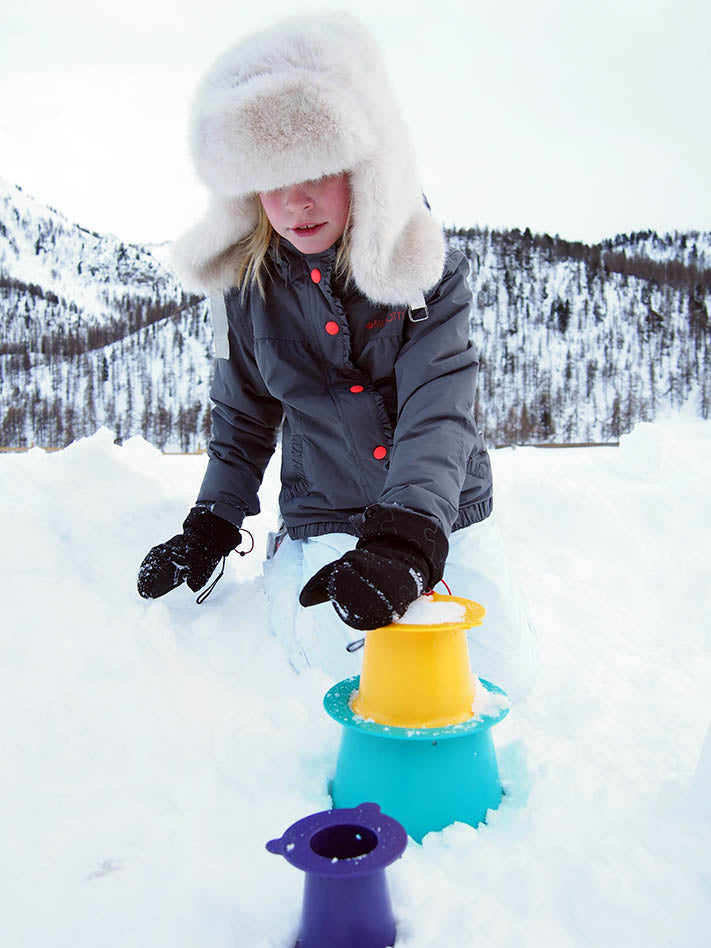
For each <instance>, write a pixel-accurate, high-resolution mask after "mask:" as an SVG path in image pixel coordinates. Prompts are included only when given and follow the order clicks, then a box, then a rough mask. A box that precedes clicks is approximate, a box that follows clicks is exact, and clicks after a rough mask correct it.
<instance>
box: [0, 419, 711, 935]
mask: <svg viewBox="0 0 711 948" xmlns="http://www.w3.org/2000/svg"><path fill="white" fill-rule="evenodd" d="M492 462H493V466H494V473H495V478H496V485H497V495H496V496H497V511H498V517H499V523H500V525H501V528H502V531H503V533H504V536H505V539H506V541H507V545H508V547H509V552H510V555H511V558H512V560H513V561H514V563H515V565H516V567H517V569H518V571H519V574H520V577H521V581H522V583H523V585H524V588H525V590H526V592H527V595H528V597H529V599H530V601H531V603H532V605H533V608H534V612H535V617H536V620H537V624H538V628H539V631H540V633H541V636H542V653H543V668H542V672H541V675H540V677H539V680H538V682H537V684H536V686H535V687H534V689H533V690H532V691H531V692H530V693H529V695H528V696H527V697H526V699H525V700H524V701H523V702H521V703H519V704H517V705H514V707H513V708H512V710H511V713H510V714H509V715H508V717H507V718H506V719H505V720H504V721H503V722H501V723H500V724H498V725H496V727H495V729H494V732H493V733H494V740H495V743H496V747H497V757H498V762H499V769H500V772H501V776H502V780H503V783H504V786H505V789H506V796H505V798H504V801H503V803H502V805H501V806H500V808H499V809H498V810H496V811H495V812H492V813H490V816H489V820H488V823H487V824H486V825H482V826H480V827H479V828H478V829H474V828H472V827H469V826H465V825H461V824H457V825H454V826H451V827H449V828H447V829H445V830H444V831H442V832H438V833H431V834H429V835H428V836H427V837H425V839H424V841H423V843H422V844H421V845H417V844H415V843H412V842H411V843H410V844H409V846H408V848H407V850H406V852H405V855H404V856H403V858H402V859H401V860H399V861H398V862H397V863H395V864H394V865H393V866H391V867H390V869H389V870H388V880H389V885H390V891H391V897H392V901H393V907H394V909H395V912H396V915H397V919H398V939H397V946H398V948H429V946H446V948H460V946H461V948H465V946H473V945H482V946H486V948H525V946H531V948H534V946H535V948H568V946H570V948H573V946H575V948H578V946H581V948H582V946H588V945H590V946H592V945H594V946H601V945H602V946H606V948H618V946H620V948H636V946H639V948H662V946H670V948H671V946H674V948H679V946H682V948H701V946H702V945H703V946H707V945H708V944H709V940H710V933H711V908H710V906H711V898H710V896H711V857H710V856H709V853H710V852H711V804H710V803H709V801H710V799H711V766H709V755H711V740H709V741H707V744H706V748H707V749H706V751H705V752H704V756H703V758H702V760H701V763H700V764H699V759H700V757H701V755H702V746H703V744H704V740H705V734H706V730H707V725H708V722H709V718H710V717H711V659H710V657H709V652H710V648H709V646H710V645H711V631H710V630H711V623H710V622H709V614H710V613H711V595H710V592H709V590H710V589H711V584H710V583H709V564H710V563H711V536H710V534H709V527H708V524H709V521H710V519H711V509H710V507H711V505H710V503H709V470H710V469H711V423H710V422H701V421H698V420H696V419H695V418H693V417H691V416H687V415H678V416H675V417H673V418H668V419H666V420H664V421H660V422H657V423H655V424H654V425H651V424H643V425H638V426H637V427H636V428H635V429H634V431H633V432H632V433H631V434H630V435H629V436H627V437H625V438H623V439H622V443H621V446H620V447H619V448H604V449H574V450H561V451H553V450H542V449H535V448H519V449H515V450H512V449H507V450H503V451H498V452H494V453H493V456H492ZM204 465H205V457H204V456H202V457H199V456H198V457H171V456H164V455H162V454H160V453H159V452H158V451H157V450H155V449H153V448H152V447H150V446H149V445H148V444H147V443H146V442H144V441H142V440H140V439H134V440H132V441H130V442H128V443H126V444H125V445H124V446H123V447H119V446H117V445H114V444H113V443H112V436H111V434H110V433H109V432H107V431H105V430H102V431H99V432H98V433H97V434H96V435H95V436H93V437H91V438H88V439H85V440H82V441H79V442H77V443H75V444H73V445H71V446H70V447H69V448H67V449H65V450H64V451H62V452H58V453H53V454H45V453H43V452H42V451H41V450H39V449H34V450H32V451H30V452H29V453H27V454H17V455H2V456H0V486H1V488H2V496H3V499H4V506H3V521H4V522H3V530H2V536H3V539H4V542H3V544H2V553H1V554H0V556H1V557H2V583H3V604H4V608H3V611H4V614H5V619H4V621H3V623H2V632H1V634H0V641H1V642H2V661H0V701H1V702H2V722H3V725H2V727H3V737H2V747H3V780H2V782H1V783H0V812H2V814H3V832H2V834H1V840H2V842H1V843H0V846H1V847H2V856H0V893H2V895H1V896H0V900H1V902H2V913H1V918H2V922H1V928H2V944H3V945H7V946H13V948H15V946H22V948H49V946H52V948H70V946H71V948H84V946H86V948H89V946H91V948H95V946H97V945H100V946H102V948H128V946H131V948H143V946H150V948H176V946H179V948H194V946H200V948H290V946H291V945H292V944H293V940H294V937H295V933H296V930H297V926H298V918H299V912H300V907H301V898H302V886H303V875H302V874H301V873H300V872H298V871H297V870H295V869H294V868H292V867H291V866H289V865H288V864H287V863H286V861H285V860H284V859H280V858H275V857H274V856H273V855H271V854H269V853H267V852H266V850H265V848H264V846H265V843H266V842H267V840H269V839H273V838H275V837H278V836H280V835H281V834H282V833H283V832H284V830H285V829H286V828H287V827H288V826H289V825H290V824H291V823H293V822H295V821H296V820H298V819H300V818H302V817H304V816H307V815H309V814H310V813H314V812H317V811H319V810H323V809H326V808H328V807H329V806H330V801H329V797H328V792H327V786H328V780H329V778H330V777H331V776H332V774H333V769H334V763H335V759H336V754H337V750H338V742H339V737H340V729H339V727H338V725H337V724H335V722H333V721H332V720H331V719H330V718H329V717H328V716H327V715H326V714H325V713H324V712H323V710H322V708H321V700H322V696H323V694H324V692H325V691H326V690H327V688H328V687H329V686H330V685H331V684H332V682H331V681H330V679H328V678H327V677H326V675H324V674H323V673H321V672H319V671H313V670H312V671H309V672H306V673H304V674H302V675H300V676H297V675H295V674H294V673H293V671H292V670H291V668H290V666H289V664H288V662H287V660H286V658H285V655H284V653H283V651H282V649H281V647H280V645H279V644H278V642H277V641H276V640H275V639H273V638H271V637H269V636H268V634H266V633H265V632H264V609H263V603H262V597H261V594H260V590H261V578H260V573H261V556H262V554H263V551H264V546H265V537H266V531H267V530H268V529H269V528H270V527H271V526H272V524H273V519H274V518H273V508H274V502H275V496H276V490H277V471H276V468H275V467H271V468H270V470H269V471H268V472H267V478H266V482H265V487H264V490H263V506H264V508H265V513H264V514H262V515H260V516H259V517H258V518H254V519H253V521H252V522H251V523H250V524H249V526H250V529H251V530H252V532H253V533H254V534H255V538H256V546H257V549H256V551H255V553H254V554H252V555H251V556H247V557H245V558H239V557H236V556H234V557H232V558H231V559H230V560H229V561H228V568H227V573H226V576H225V577H224V578H223V579H222V581H221V582H220V584H219V585H218V586H217V588H216V590H215V591H214V592H213V594H212V596H211V597H210V598H209V599H208V600H207V602H206V603H205V604H204V605H203V606H197V605H196V604H195V596H194V595H193V594H191V593H190V591H189V590H188V589H187V588H185V587H183V588H181V589H180V590H177V591H175V592H174V593H172V594H170V595H169V596H167V597H166V598H164V599H161V600H158V601H156V602H144V601H142V600H141V599H139V597H138V595H137V593H136V590H135V574H136V570H137V567H138V564H139V563H140V561H141V559H142V558H143V556H144V554H145V553H146V552H147V550H148V548H149V547H150V546H152V545H153V544H155V543H156V542H159V541H160V540H163V539H165V538H167V537H169V536H171V535H172V534H173V533H175V532H176V531H177V529H178V528H179V525H180V523H181V522H182V519H183V517H184V516H185V513H186V511H187V510H188V509H189V507H190V506H191V505H192V502H193V499H194V497H195V493H196V490H197V487H198V484H199V482H200V479H201V476H202V472H203V469H204ZM452 592H453V594H454V595H456V594H457V590H456V589H454V590H452ZM484 605H486V604H485V603H484ZM324 948H326V946H324Z"/></svg>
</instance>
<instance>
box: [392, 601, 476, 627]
mask: <svg viewBox="0 0 711 948" xmlns="http://www.w3.org/2000/svg"><path fill="white" fill-rule="evenodd" d="M463 618H464V606H462V605H460V604H459V603H457V602H436V601H435V600H434V599H432V598H431V597H430V596H420V597H419V598H418V599H415V601H414V602H413V603H412V604H411V605H410V606H409V608H408V609H407V610H406V611H405V612H404V613H403V615H402V616H401V618H399V619H396V620H395V621H396V623H397V622H400V623H404V624H405V625H441V624H442V623H445V622H461V621H462V619H463Z"/></svg>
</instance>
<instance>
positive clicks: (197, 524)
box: [183, 506, 242, 556]
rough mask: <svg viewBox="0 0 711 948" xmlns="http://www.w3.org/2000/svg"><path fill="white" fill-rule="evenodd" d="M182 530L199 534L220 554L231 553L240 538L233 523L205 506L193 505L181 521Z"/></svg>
mask: <svg viewBox="0 0 711 948" xmlns="http://www.w3.org/2000/svg"><path fill="white" fill-rule="evenodd" d="M183 530H185V531H186V532H187V531H192V532H193V533H197V534H199V536H200V537H201V538H202V539H203V540H204V541H205V543H206V544H208V545H209V546H210V547H212V549H213V550H215V551H216V552H217V553H218V554H219V555H220V556H227V554H228V553H231V552H232V550H234V548H235V547H236V546H239V543H240V541H241V539H242V534H241V533H240V531H239V529H238V528H237V527H236V526H235V525H234V524H233V523H230V522H229V521H227V520H223V519H222V517H219V516H216V515H215V514H214V513H212V512H211V511H210V510H209V509H208V508H207V507H200V506H198V507H193V509H192V510H191V511H190V513H189V514H188V515H187V517H186V518H185V520H184V521H183Z"/></svg>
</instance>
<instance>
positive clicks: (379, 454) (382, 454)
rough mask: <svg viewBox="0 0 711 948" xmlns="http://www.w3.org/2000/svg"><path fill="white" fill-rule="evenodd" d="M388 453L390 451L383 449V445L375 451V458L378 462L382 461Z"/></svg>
mask: <svg viewBox="0 0 711 948" xmlns="http://www.w3.org/2000/svg"><path fill="white" fill-rule="evenodd" d="M387 453H388V449H387V448H385V447H383V445H382V444H379V445H378V447H377V448H375V449H374V450H373V457H374V458H375V460H376V461H382V460H383V458H384V457H385V456H386V454H387Z"/></svg>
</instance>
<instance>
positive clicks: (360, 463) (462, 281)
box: [198, 240, 492, 538]
mask: <svg viewBox="0 0 711 948" xmlns="http://www.w3.org/2000/svg"><path fill="white" fill-rule="evenodd" d="M334 263H335V248H333V247H332V248H330V249H329V250H327V251H324V252H323V253H320V254H313V255H309V256H306V255H303V254H301V253H299V252H297V251H296V250H295V249H294V248H293V247H292V246H291V244H289V243H288V241H285V240H282V241H281V242H280V245H279V249H278V250H272V251H270V258H269V277H268V279H267V282H266V286H265V297H266V298H265V299H264V300H263V299H262V298H261V297H260V295H259V293H258V292H256V291H254V292H253V291H250V292H249V293H248V294H247V296H246V299H245V300H244V301H242V300H241V297H240V292H239V290H237V289H232V290H230V291H229V292H228V293H226V294H225V296H224V303H225V314H226V325H224V330H221V329H220V325H219V322H220V321H219V319H217V320H216V333H217V336H216V351H217V353H218V355H220V354H221V355H223V356H227V355H228V352H227V345H226V340H225V339H224V337H223V332H224V333H227V334H228V340H229V355H228V357H227V358H218V359H217V360H216V368H215V377H214V382H213V385H212V390H211V398H212V400H213V403H214V404H213V412H212V419H213V432H212V439H211V442H210V445H209V448H208V454H209V463H208V467H207V471H206V474H205V478H204V480H203V483H202V486H201V488H200V492H199V496H198V503H199V504H202V505H206V506H208V507H209V508H210V509H211V510H212V511H213V512H214V513H215V514H217V515H218V516H221V517H223V518H225V519H226V520H229V521H231V522H232V523H234V524H236V525H237V526H240V525H241V523H242V520H243V518H244V516H245V515H247V514H250V515H251V514H256V513H258V512H259V503H258V500H257V491H258V489H259V486H260V484H261V480H262V475H263V473H264V470H265V468H266V465H267V462H268V461H269V458H270V457H271V455H272V453H273V451H274V448H275V445H276V439H277V433H278V431H279V428H280V426H281V432H282V469H281V482H282V489H281V494H280V497H279V505H280V508H281V514H282V517H283V519H284V523H285V526H286V528H287V530H288V533H289V535H290V536H291V537H292V538H298V537H308V536H317V535H321V534H324V533H331V532H341V533H351V534H353V533H356V532H357V530H356V527H355V524H354V520H357V515H359V514H360V513H362V511H363V510H364V509H365V508H366V507H368V506H369V505H371V504H376V503H378V504H385V505H388V504H390V505H398V506H402V507H406V508H408V509H410V510H414V511H416V512H418V513H421V514H424V515H426V516H429V517H431V518H434V519H435V520H436V521H437V522H438V523H439V524H440V525H441V527H442V528H443V529H444V531H445V534H449V532H450V530H457V529H459V528H461V527H464V526H467V525H468V524H471V523H474V522H476V521H479V520H483V519H484V518H485V517H487V516H488V515H489V513H490V512H491V509H492V485H491V467H490V464H489V458H488V455H487V453H486V449H485V448H484V445H483V442H482V439H481V436H480V434H479V432H478V431H477V427H476V423H475V421H474V417H473V403H474V391H475V386H476V378H477V370H478V363H477V360H476V356H475V354H474V351H473V349H472V346H471V342H470V340H469V325H468V324H469V309H470V305H471V294H470V290H469V287H468V283H467V272H468V263H467V260H466V258H465V257H464V255H463V254H461V253H459V252H454V251H453V252H450V253H449V255H448V257H447V261H446V265H445V268H444V272H443V275H442V278H441V280H440V282H439V283H438V284H437V285H436V286H435V287H434V289H433V290H432V291H430V293H429V294H427V295H426V303H427V315H426V318H421V317H423V316H424V315H425V313H424V312H423V311H415V313H414V314H411V313H410V312H409V311H408V309H407V307H406V306H403V307H402V308H394V307H387V306H378V305H376V304H374V303H372V302H370V301H369V300H368V299H366V298H365V297H364V296H363V295H362V293H360V292H359V291H358V290H357V289H355V288H354V287H353V286H352V285H351V286H350V287H348V288H344V286H343V285H342V284H340V285H339V282H338V281H337V280H336V278H335V276H334V273H333V269H334ZM414 320H417V321H414ZM221 336H222V338H221ZM351 518H354V520H352V519H351Z"/></svg>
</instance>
